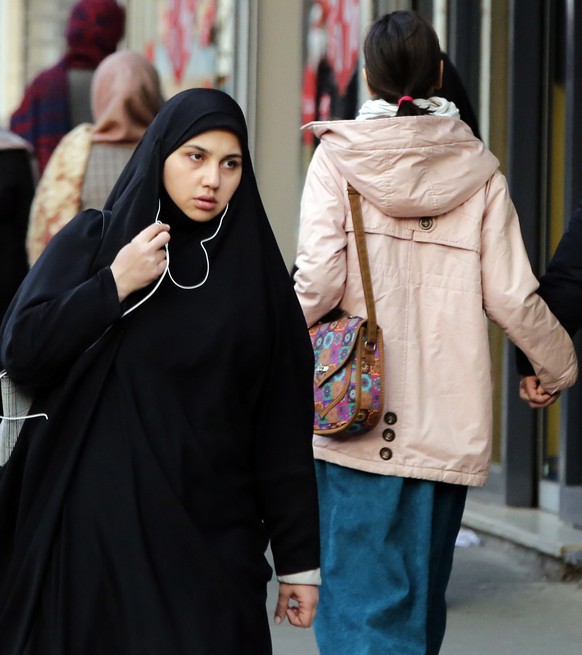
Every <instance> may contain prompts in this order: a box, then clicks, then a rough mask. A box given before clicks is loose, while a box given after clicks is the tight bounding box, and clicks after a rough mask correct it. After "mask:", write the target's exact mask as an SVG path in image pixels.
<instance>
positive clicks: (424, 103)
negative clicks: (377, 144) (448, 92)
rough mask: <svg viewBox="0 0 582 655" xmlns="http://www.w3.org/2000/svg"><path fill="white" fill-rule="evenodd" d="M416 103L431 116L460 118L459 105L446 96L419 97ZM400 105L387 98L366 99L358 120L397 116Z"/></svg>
mask: <svg viewBox="0 0 582 655" xmlns="http://www.w3.org/2000/svg"><path fill="white" fill-rule="evenodd" d="M413 102H414V104H415V105H417V106H418V107H421V108H422V109H429V110H430V115H431V116H449V117H450V118H460V115H459V110H458V109H457V105H455V103H454V102H451V101H450V100H447V99H446V98H439V97H438V96H432V98H428V99H425V98H417V99H415V100H414V101H413ZM397 111H398V105H397V104H392V103H390V102H386V100H380V99H377V100H366V102H365V103H364V104H363V105H362V106H361V108H360V113H359V114H358V115H357V117H356V120H357V121H366V120H369V119H371V118H387V117H392V116H396V112H397Z"/></svg>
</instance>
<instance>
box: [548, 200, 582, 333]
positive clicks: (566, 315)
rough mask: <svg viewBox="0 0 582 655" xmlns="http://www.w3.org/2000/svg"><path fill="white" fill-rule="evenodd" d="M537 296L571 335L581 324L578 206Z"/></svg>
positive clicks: (581, 223)
mask: <svg viewBox="0 0 582 655" xmlns="http://www.w3.org/2000/svg"><path fill="white" fill-rule="evenodd" d="M538 293H539V295H540V296H541V297H542V298H543V299H544V300H545V301H546V303H547V304H548V306H549V308H550V309H551V311H552V313H553V314H554V315H555V316H556V318H557V319H558V320H559V321H560V323H561V324H562V325H563V326H564V328H565V329H566V330H567V331H568V334H570V336H573V335H574V334H575V333H576V332H577V331H578V330H579V329H580V326H581V325H582V203H581V204H580V205H578V207H577V209H576V210H575V212H574V214H573V215H572V217H571V219H570V223H569V225H568V229H567V230H566V232H565V233H564V235H563V236H562V238H561V240H560V243H559V244H558V247H557V248H556V252H555V253H554V256H553V257H552V259H551V261H550V264H549V266H548V270H547V273H546V274H545V275H544V276H543V277H542V278H541V280H540V288H539V289H538Z"/></svg>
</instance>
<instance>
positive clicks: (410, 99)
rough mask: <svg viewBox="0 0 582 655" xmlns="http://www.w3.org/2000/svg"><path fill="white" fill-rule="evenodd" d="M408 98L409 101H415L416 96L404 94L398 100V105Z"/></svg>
mask: <svg viewBox="0 0 582 655" xmlns="http://www.w3.org/2000/svg"><path fill="white" fill-rule="evenodd" d="M407 100H408V102H414V98H411V97H410V96H402V98H400V100H399V101H398V106H399V107H400V105H401V104H402V103H403V102H405V101H407Z"/></svg>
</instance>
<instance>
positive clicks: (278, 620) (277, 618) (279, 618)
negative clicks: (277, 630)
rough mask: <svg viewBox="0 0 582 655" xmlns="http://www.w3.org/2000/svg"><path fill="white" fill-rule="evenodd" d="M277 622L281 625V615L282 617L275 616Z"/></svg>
mask: <svg viewBox="0 0 582 655" xmlns="http://www.w3.org/2000/svg"><path fill="white" fill-rule="evenodd" d="M275 623H276V624H277V625H279V623H281V617H280V616H276V617H275Z"/></svg>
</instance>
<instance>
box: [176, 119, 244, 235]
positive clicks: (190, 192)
mask: <svg viewBox="0 0 582 655" xmlns="http://www.w3.org/2000/svg"><path fill="white" fill-rule="evenodd" d="M241 175H242V149H241V146H240V143H239V140H238V137H236V136H235V135H234V134H233V133H232V132H227V131H226V130H209V131H208V132H201V133H200V134H197V135H196V136H193V137H192V138H191V139H188V140H187V141H186V142H185V143H184V144H182V145H181V146H180V147H179V148H178V149H177V150H174V152H173V153H172V154H171V155H170V156H169V157H168V158H167V159H166V161H165V163H164V177H163V181H164V187H165V189H166V191H167V192H168V195H169V196H170V198H171V199H172V200H173V201H174V203H175V204H176V205H177V206H178V207H179V208H180V209H181V210H182V211H183V212H184V214H186V216H188V218H190V219H192V220H193V221H198V222H200V223H204V222H205V221H209V220H210V219H211V218H214V217H215V216H217V215H218V214H220V213H221V212H222V211H223V210H224V208H225V207H226V205H227V204H228V202H229V201H230V199H231V198H232V196H233V194H234V192H235V191H236V190H237V188H238V185H239V184H240V179H241Z"/></svg>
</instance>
